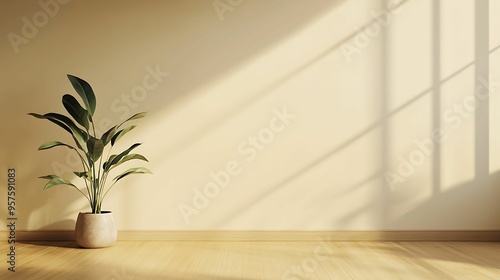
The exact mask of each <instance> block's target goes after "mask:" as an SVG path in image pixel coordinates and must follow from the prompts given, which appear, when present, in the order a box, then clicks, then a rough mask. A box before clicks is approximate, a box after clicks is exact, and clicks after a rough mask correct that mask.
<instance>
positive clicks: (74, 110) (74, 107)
mask: <svg viewBox="0 0 500 280" xmlns="http://www.w3.org/2000/svg"><path fill="white" fill-rule="evenodd" d="M62 102H63V105H64V108H66V111H68V113H69V114H70V115H71V116H72V117H73V119H75V121H76V122H77V123H79V124H80V125H82V126H83V127H85V129H86V130H87V131H88V130H89V127H90V126H89V112H87V110H85V109H84V108H83V107H82V106H81V105H80V103H78V100H76V98H75V97H73V96H72V95H70V94H65V95H64V96H63V99H62Z"/></svg>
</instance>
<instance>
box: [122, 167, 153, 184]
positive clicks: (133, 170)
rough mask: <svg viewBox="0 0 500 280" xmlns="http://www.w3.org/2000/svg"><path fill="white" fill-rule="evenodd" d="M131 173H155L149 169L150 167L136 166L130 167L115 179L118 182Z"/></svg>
mask: <svg viewBox="0 0 500 280" xmlns="http://www.w3.org/2000/svg"><path fill="white" fill-rule="evenodd" d="M131 174H153V172H151V171H149V169H147V168H144V167H136V168H130V169H129V170H127V171H125V172H123V173H122V174H120V175H118V176H116V177H115V178H114V179H113V181H115V183H116V182H118V180H120V179H123V178H124V177H126V176H128V175H131Z"/></svg>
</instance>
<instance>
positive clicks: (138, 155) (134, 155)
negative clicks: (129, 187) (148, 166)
mask: <svg viewBox="0 0 500 280" xmlns="http://www.w3.org/2000/svg"><path fill="white" fill-rule="evenodd" d="M133 159H138V160H143V161H148V159H147V158H146V157H144V156H143V155H140V154H130V155H126V156H124V157H123V158H122V159H121V160H120V161H119V162H117V163H116V164H115V165H113V166H112V167H110V168H109V169H108V170H111V169H113V168H115V167H117V166H119V165H120V164H122V163H125V162H127V161H129V160H133ZM105 169H106V168H105Z"/></svg>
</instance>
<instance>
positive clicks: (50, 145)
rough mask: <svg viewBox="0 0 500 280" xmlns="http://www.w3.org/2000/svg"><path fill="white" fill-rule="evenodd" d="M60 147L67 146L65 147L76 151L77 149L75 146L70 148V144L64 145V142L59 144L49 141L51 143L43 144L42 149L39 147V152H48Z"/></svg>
mask: <svg viewBox="0 0 500 280" xmlns="http://www.w3.org/2000/svg"><path fill="white" fill-rule="evenodd" d="M58 146H65V147H68V148H70V149H73V150H75V148H74V147H73V146H70V145H68V144H64V143H63V142H59V141H49V142H46V143H43V144H42V145H40V147H38V150H39V151H41V150H47V149H50V148H54V147H58Z"/></svg>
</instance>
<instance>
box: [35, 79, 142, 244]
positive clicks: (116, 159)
mask: <svg viewBox="0 0 500 280" xmlns="http://www.w3.org/2000/svg"><path fill="white" fill-rule="evenodd" d="M67 76H68V79H69V81H70V82H71V84H72V85H73V87H74V89H75V90H76V92H77V93H78V95H79V96H80V98H81V99H82V101H83V104H84V106H81V105H80V103H79V102H78V100H77V99H76V98H75V97H74V96H72V95H70V94H65V95H64V96H63V97H62V103H63V106H64V108H65V109H66V111H67V112H68V114H69V117H68V116H66V115H63V114H58V113H47V114H44V115H40V114H35V113H30V114H29V115H31V116H33V117H35V118H39V119H46V120H49V121H50V122H52V123H54V124H56V125H58V126H59V127H61V128H62V129H64V130H65V131H67V132H68V133H69V134H70V135H71V137H72V138H73V140H74V144H72V145H70V144H66V143H63V142H60V141H49V142H46V143H44V144H42V145H41V146H40V147H39V148H38V150H47V149H50V148H54V147H66V148H69V149H71V150H73V151H74V152H75V153H76V154H77V155H78V157H79V159H80V161H81V164H82V169H80V170H77V171H75V172H74V174H75V176H76V177H78V178H80V179H82V180H83V182H84V187H83V186H81V187H78V186H77V185H75V184H73V183H72V182H71V181H70V180H67V179H64V178H61V177H59V176H57V175H46V176H42V177H40V178H43V179H47V180H49V181H48V182H47V184H46V185H45V186H44V189H48V188H51V187H53V186H57V185H67V186H70V187H72V188H74V189H76V190H77V191H79V192H80V193H81V194H82V195H83V196H85V198H86V199H87V200H88V202H89V204H90V209H91V212H81V213H79V214H78V218H77V221H76V226H75V239H76V242H77V243H78V245H80V246H82V247H85V248H101V247H107V246H111V245H112V244H114V242H115V241H116V237H117V228H116V225H115V222H114V219H113V216H112V213H111V211H103V210H102V203H103V200H104V198H105V197H106V195H107V194H108V192H109V191H110V190H111V189H112V188H113V187H114V186H115V184H116V183H117V182H118V181H120V180H121V179H123V178H125V177H126V176H129V175H132V174H147V173H151V171H149V170H148V169H146V168H144V167H135V168H130V169H128V170H126V171H124V172H122V173H120V174H118V175H116V176H115V177H114V178H113V180H112V183H110V184H106V182H107V179H108V175H109V174H110V172H111V171H112V170H113V169H114V168H116V167H118V166H120V165H121V164H123V163H125V162H128V161H130V160H142V161H148V160H147V159H146V158H145V157H144V156H142V155H140V154H135V153H131V152H132V150H134V149H135V148H137V147H138V146H139V145H141V144H140V143H135V144H133V145H132V146H130V147H129V148H128V149H126V150H124V151H122V152H120V153H113V154H112V153H111V151H112V150H113V147H114V146H115V144H116V143H117V142H118V140H120V139H121V138H122V137H123V136H124V135H125V134H127V133H128V132H130V131H131V130H132V129H134V128H135V127H136V126H135V125H131V126H126V127H124V125H125V124H126V123H128V122H129V121H132V120H136V119H140V118H143V117H144V116H146V113H145V112H142V113H137V114H135V115H133V116H131V117H129V118H128V119H126V120H125V121H123V122H121V123H119V124H117V125H115V126H112V127H111V128H109V129H108V130H107V131H106V132H104V133H103V134H102V135H100V136H98V135H97V133H96V128H95V122H94V119H93V116H94V112H95V109H96V98H95V95H94V91H93V90H92V87H91V86H90V84H89V83H87V82H86V81H84V80H83V79H80V78H78V77H75V76H72V75H67ZM122 127H124V128H122Z"/></svg>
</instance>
